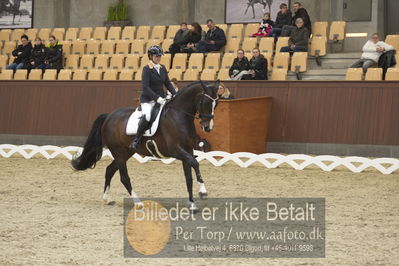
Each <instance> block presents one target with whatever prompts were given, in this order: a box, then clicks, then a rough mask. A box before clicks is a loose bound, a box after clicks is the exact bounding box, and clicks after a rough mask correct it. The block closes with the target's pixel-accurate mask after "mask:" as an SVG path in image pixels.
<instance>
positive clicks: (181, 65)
mask: <svg viewBox="0 0 399 266" xmlns="http://www.w3.org/2000/svg"><path fill="white" fill-rule="evenodd" d="M186 61H187V54H176V55H175V57H174V58H173V66H172V69H180V70H181V71H185V70H186ZM180 79H181V78H180Z"/></svg>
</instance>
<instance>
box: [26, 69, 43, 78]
mask: <svg viewBox="0 0 399 266" xmlns="http://www.w3.org/2000/svg"><path fill="white" fill-rule="evenodd" d="M42 75H43V70H41V69H32V70H31V71H30V73H29V80H41V79H42Z"/></svg>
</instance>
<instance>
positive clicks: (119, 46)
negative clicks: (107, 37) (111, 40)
mask: <svg viewBox="0 0 399 266" xmlns="http://www.w3.org/2000/svg"><path fill="white" fill-rule="evenodd" d="M129 51H130V41H126V40H119V41H116V49H115V53H116V54H129Z"/></svg>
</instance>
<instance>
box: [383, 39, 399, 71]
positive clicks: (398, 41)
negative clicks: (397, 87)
mask: <svg viewBox="0 0 399 266" xmlns="http://www.w3.org/2000/svg"><path fill="white" fill-rule="evenodd" d="M385 42H386V43H388V44H390V45H392V46H393V47H394V48H395V50H396V51H397V52H399V34H396V35H387V37H386V38H385ZM397 63H398V64H399V62H397Z"/></svg>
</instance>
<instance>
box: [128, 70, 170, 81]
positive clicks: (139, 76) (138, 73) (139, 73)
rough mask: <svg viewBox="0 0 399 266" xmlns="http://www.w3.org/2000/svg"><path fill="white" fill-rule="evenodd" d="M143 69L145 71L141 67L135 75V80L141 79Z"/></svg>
mask: <svg viewBox="0 0 399 266" xmlns="http://www.w3.org/2000/svg"><path fill="white" fill-rule="evenodd" d="M142 71H143V70H142V69H139V70H138V71H137V72H136V74H135V75H134V80H141V75H142ZM169 78H171V77H170V76H169Z"/></svg>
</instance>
